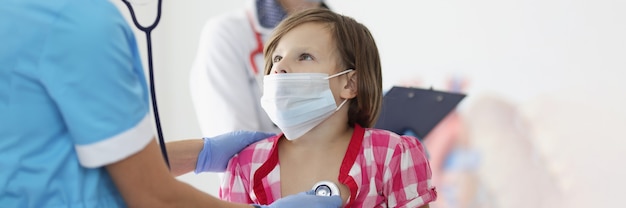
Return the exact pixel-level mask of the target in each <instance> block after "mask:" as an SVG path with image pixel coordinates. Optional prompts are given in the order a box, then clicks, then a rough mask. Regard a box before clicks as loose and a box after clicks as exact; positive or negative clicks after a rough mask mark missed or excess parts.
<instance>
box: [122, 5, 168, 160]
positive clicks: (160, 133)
mask: <svg viewBox="0 0 626 208" xmlns="http://www.w3.org/2000/svg"><path fill="white" fill-rule="evenodd" d="M157 1H158V3H157V14H156V19H155V20H154V22H153V23H152V24H150V25H149V26H147V27H144V26H143V25H141V24H139V21H137V17H136V16H135V10H134V9H133V7H132V5H131V4H130V2H129V1H128V0H122V2H124V4H125V5H126V7H128V10H129V11H130V16H131V17H132V18H133V23H135V27H137V29H139V30H141V31H143V32H144V33H145V34H146V42H147V45H148V72H149V79H150V97H151V100H152V111H154V120H155V123H156V128H157V135H158V139H159V146H161V154H163V159H164V160H165V164H166V165H167V167H168V168H169V167H170V162H169V159H168V157H167V150H166V149H165V139H164V138H163V130H162V129H161V119H160V118H159V109H158V107H157V101H156V92H155V90H154V68H153V65H152V36H151V34H152V30H154V28H156V26H157V25H158V24H159V20H161V4H162V0H157Z"/></svg>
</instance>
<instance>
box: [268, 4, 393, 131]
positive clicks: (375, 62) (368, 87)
mask: <svg viewBox="0 0 626 208" xmlns="http://www.w3.org/2000/svg"><path fill="white" fill-rule="evenodd" d="M305 23H322V24H327V25H328V28H329V31H330V32H331V37H332V38H333V41H335V45H337V52H338V54H339V55H340V57H338V59H339V64H341V65H342V67H343V68H342V69H354V71H355V76H356V80H357V96H356V97H355V98H354V99H352V101H351V102H350V107H349V110H348V124H349V125H350V126H354V124H355V123H356V124H359V125H361V126H362V127H366V128H368V127H373V126H374V124H375V123H376V120H377V119H378V115H379V114H380V109H381V105H382V72H381V64H380V56H379V54H378V48H377V46H376V42H375V41H374V38H373V37H372V34H371V33H370V31H369V30H368V29H367V27H365V26H364V25H363V24H361V23H358V22H357V21H355V20H354V19H352V18H350V17H347V16H343V15H340V14H337V13H335V12H333V11H330V10H328V9H323V8H315V9H308V10H303V11H300V12H297V13H294V14H292V15H290V16H288V17H287V18H286V19H284V20H283V21H282V22H281V23H280V24H279V25H278V26H277V27H276V29H275V30H274V33H272V36H271V37H270V39H269V40H268V42H267V44H266V46H265V49H264V51H263V54H265V55H264V56H265V74H266V75H267V74H270V72H271V70H272V66H273V62H272V53H273V52H274V50H276V47H277V45H278V42H279V41H280V39H281V38H282V37H283V36H284V35H285V34H286V33H288V32H289V31H291V30H292V29H293V28H295V27H297V26H299V25H302V24H305Z"/></svg>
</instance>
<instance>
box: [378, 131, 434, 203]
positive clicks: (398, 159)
mask: <svg viewBox="0 0 626 208" xmlns="http://www.w3.org/2000/svg"><path fill="white" fill-rule="evenodd" d="M400 139H401V141H400V143H398V144H397V145H396V147H395V148H394V149H393V153H392V156H391V160H390V162H389V165H388V169H389V170H388V171H386V172H389V173H390V174H388V177H384V179H383V180H384V184H385V186H386V187H385V189H384V190H385V191H386V192H387V193H385V195H386V196H387V203H388V206H389V207H420V206H423V205H425V204H428V203H430V202H432V201H434V200H435V199H436V198H437V192H436V190H435V187H434V186H433V184H432V181H431V177H432V173H431V169H430V165H429V163H428V160H427V159H426V154H425V153H424V148H423V147H422V145H421V143H420V142H419V140H417V138H413V137H410V136H401V137H400Z"/></svg>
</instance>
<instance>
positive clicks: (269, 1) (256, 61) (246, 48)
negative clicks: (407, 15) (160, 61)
mask: <svg viewBox="0 0 626 208" xmlns="http://www.w3.org/2000/svg"><path fill="white" fill-rule="evenodd" d="M314 7H326V8H328V7H327V6H326V5H325V4H324V3H323V2H322V1H321V0H249V1H248V2H247V4H246V6H245V7H244V8H242V9H239V10H236V11H233V12H229V13H226V14H223V15H221V16H218V17H215V18H213V19H210V20H208V21H207V23H206V24H205V25H204V28H203V30H202V33H201V36H200V42H199V46H198V51H197V54H196V58H195V61H194V63H193V67H192V69H191V73H190V88H191V89H190V90H191V98H192V101H193V104H194V107H195V110H196V115H197V117H198V122H199V126H200V129H201V131H202V135H203V136H215V135H220V134H223V133H226V132H231V131H236V130H249V131H264V132H274V133H276V132H279V129H278V128H277V127H276V126H275V125H274V124H273V123H272V121H271V120H270V119H269V118H268V117H267V115H266V114H265V112H264V111H263V109H262V108H261V105H260V98H261V94H262V89H261V87H262V86H263V83H262V80H263V72H262V71H263V66H264V61H263V43H264V42H265V40H266V39H267V38H268V37H269V35H270V33H271V32H272V30H273V28H274V27H275V26H276V25H278V23H279V22H280V21H281V20H282V19H283V18H285V17H286V16H287V14H289V13H291V12H293V11H298V10H302V9H307V8H314Z"/></svg>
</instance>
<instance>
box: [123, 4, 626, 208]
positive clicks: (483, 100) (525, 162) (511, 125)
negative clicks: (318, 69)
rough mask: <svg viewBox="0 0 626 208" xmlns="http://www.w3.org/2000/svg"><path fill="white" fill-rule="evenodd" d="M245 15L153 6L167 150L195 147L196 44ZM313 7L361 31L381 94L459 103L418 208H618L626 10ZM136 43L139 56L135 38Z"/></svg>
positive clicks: (201, 180)
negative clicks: (439, 95)
mask: <svg viewBox="0 0 626 208" xmlns="http://www.w3.org/2000/svg"><path fill="white" fill-rule="evenodd" d="M113 2H114V3H116V5H118V7H119V8H120V11H122V13H123V14H124V15H126V16H127V17H129V16H128V11H127V9H126V8H125V7H124V6H123V5H122V4H121V3H120V2H119V0H113ZM139 2H140V4H139V5H136V7H137V10H138V15H139V19H140V22H142V23H144V24H148V23H151V22H152V21H153V19H154V14H155V10H156V1H150V0H145V1H139ZM245 3H246V0H230V1H216V0H176V1H171V0H164V2H163V14H162V19H161V22H160V24H159V26H158V27H157V28H156V30H155V31H154V33H153V45H154V46H153V52H154V65H155V83H156V91H157V100H158V104H159V110H160V116H161V121H162V125H163V133H164V136H165V138H166V140H167V141H173V140H179V139H189V138H199V137H201V136H202V135H201V133H200V130H199V127H198V124H197V120H196V119H197V118H196V116H195V115H194V110H193V105H192V103H191V98H190V95H189V70H190V68H191V64H192V61H193V58H194V56H195V53H196V50H197V46H198V40H199V35H200V31H201V29H202V26H203V24H204V23H205V22H206V21H207V20H208V19H210V18H212V17H214V16H216V15H219V14H222V13H225V12H229V11H232V10H235V9H238V8H241V7H242V6H243V5H244V4H245ZM326 3H327V4H328V5H329V6H330V7H331V9H333V10H334V11H336V12H338V13H342V14H345V15H348V16H351V17H354V18H355V19H356V20H357V21H360V22H362V23H363V24H365V25H366V26H367V27H368V28H369V29H370V30H371V32H372V33H373V35H374V38H375V39H376V41H377V44H378V47H379V50H380V52H381V58H382V63H383V83H384V86H385V89H388V88H390V87H391V86H394V85H402V86H415V87H426V88H429V87H433V88H434V89H436V90H444V91H456V92H462V93H465V94H467V95H468V96H467V97H466V98H465V100H463V101H462V102H461V104H460V105H459V106H458V108H457V109H456V110H455V111H454V112H453V113H451V114H450V115H448V117H447V118H446V119H444V121H442V123H440V124H439V125H438V126H437V127H436V129H435V130H434V131H433V132H432V133H431V134H429V135H428V136H427V137H426V138H425V140H424V143H425V145H426V147H427V148H428V150H429V152H430V154H431V167H432V169H433V174H434V176H433V179H434V181H435V183H436V185H437V189H438V193H439V198H438V200H437V202H435V203H433V204H431V207H436V208H440V207H442V208H444V207H507V208H508V207H589V206H593V207H606V206H611V207H615V206H620V205H621V204H624V203H623V202H622V201H623V200H621V194H622V193H626V191H623V188H624V187H626V179H625V178H624V177H625V176H626V166H625V165H623V164H624V163H622V162H621V160H622V159H623V158H626V141H625V140H624V139H626V136H624V135H625V134H624V128H626V109H624V106H626V82H625V81H624V79H626V38H624V37H626V13H625V12H624V11H626V1H623V0H578V1H564V0H474V1H460V0H447V1H446V0H444V1H441V0H440V1H427V0H417V1H400V0H388V1H373V0H327V1H326ZM129 20H130V19H129ZM129 23H130V22H129ZM131 25H132V23H131ZM135 32H136V35H137V38H138V42H139V44H140V49H141V50H142V52H143V55H144V56H145V51H146V50H145V49H146V44H145V36H144V34H143V33H141V32H140V31H138V30H135ZM144 66H147V64H144ZM155 132H156V131H155ZM620 164H621V165H620ZM178 179H179V180H181V181H185V182H187V183H190V184H191V185H193V186H195V187H197V188H198V189H201V190H203V191H206V192H208V193H211V194H213V195H217V191H218V188H219V183H220V180H219V177H218V174H213V173H203V174H198V175H196V174H193V173H190V174H186V175H183V176H180V177H178Z"/></svg>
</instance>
